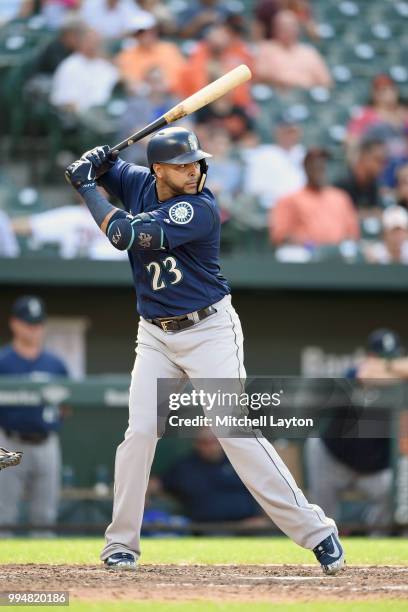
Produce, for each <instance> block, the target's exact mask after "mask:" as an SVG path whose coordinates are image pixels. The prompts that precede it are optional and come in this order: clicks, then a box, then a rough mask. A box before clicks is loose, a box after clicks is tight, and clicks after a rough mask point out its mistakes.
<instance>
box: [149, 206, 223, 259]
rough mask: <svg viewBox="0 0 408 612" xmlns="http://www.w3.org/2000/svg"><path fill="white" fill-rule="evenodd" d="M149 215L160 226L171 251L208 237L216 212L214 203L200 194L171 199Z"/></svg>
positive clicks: (213, 226)
mask: <svg viewBox="0 0 408 612" xmlns="http://www.w3.org/2000/svg"><path fill="white" fill-rule="evenodd" d="M150 214H151V215H152V216H154V218H155V219H156V221H157V222H158V223H159V224H160V226H161V228H162V230H163V232H164V235H165V237H166V239H167V242H168V245H169V249H170V250H171V249H174V248H176V247H178V246H180V245H182V244H186V243H187V242H193V241H195V240H202V239H205V238H206V237H207V236H209V235H210V234H211V232H212V231H213V229H214V228H215V226H216V223H217V214H218V212H217V211H216V209H215V204H214V202H213V201H211V200H210V198H208V197H206V196H204V195H201V194H200V195H196V196H181V197H179V198H177V199H173V200H171V201H170V202H166V203H164V204H162V206H160V208H158V209H157V210H155V211H153V212H152V213H150Z"/></svg>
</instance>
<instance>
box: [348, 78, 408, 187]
mask: <svg viewBox="0 0 408 612" xmlns="http://www.w3.org/2000/svg"><path fill="white" fill-rule="evenodd" d="M407 135H408V112H407V108H406V106H405V105H404V104H403V103H402V101H401V97H400V92H399V90H398V87H397V85H396V83H394V81H393V80H392V79H391V78H390V77H389V76H388V75H387V74H379V75H378V76H376V77H375V78H374V79H373V81H372V85H371V99H370V102H369V104H368V105H367V106H364V107H363V108H362V109H361V110H360V112H359V113H358V114H357V115H356V116H355V117H353V119H352V120H351V121H350V123H349V124H348V126H347V144H348V146H349V148H350V149H351V151H352V150H353V148H354V147H355V146H356V145H358V143H359V142H361V141H362V140H379V141H382V142H384V143H385V145H386V154H387V162H388V165H389V166H391V167H392V166H393V164H394V162H395V161H399V160H400V159H401V158H406V157H407V156H408V138H407ZM386 170H387V169H386ZM387 174H388V173H387V171H386V173H385V175H384V177H383V181H382V182H383V183H385V184H386V185H387V186H388V187H394V184H392V182H391V180H392V179H391V177H390V176H388V175H387Z"/></svg>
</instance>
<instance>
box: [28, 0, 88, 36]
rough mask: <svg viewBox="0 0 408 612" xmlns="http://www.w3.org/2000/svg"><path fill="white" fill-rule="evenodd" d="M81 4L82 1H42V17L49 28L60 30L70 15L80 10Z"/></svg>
mask: <svg viewBox="0 0 408 612" xmlns="http://www.w3.org/2000/svg"><path fill="white" fill-rule="evenodd" d="M81 2H82V0H40V4H41V15H42V17H43V18H44V19H45V22H46V24H47V27H48V28H51V29H52V30H59V29H60V27H61V26H62V24H63V23H64V21H65V19H66V18H67V17H68V16H69V13H73V11H76V10H77V9H79V7H80V6H81ZM37 3H38V0H37Z"/></svg>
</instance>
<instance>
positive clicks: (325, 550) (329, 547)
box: [313, 533, 346, 575]
mask: <svg viewBox="0 0 408 612" xmlns="http://www.w3.org/2000/svg"><path fill="white" fill-rule="evenodd" d="M313 552H314V554H315V557H316V559H317V560H318V562H319V563H320V565H321V566H322V570H323V572H324V573H325V574H331V575H333V574H337V572H339V571H340V570H342V569H343V568H344V565H345V563H346V560H345V558H344V551H343V548H342V546H341V544H340V542H339V540H338V539H337V537H336V535H335V534H334V533H332V534H331V535H329V536H328V537H327V538H326V539H325V540H323V541H322V542H320V544H318V545H317V546H316V547H315V548H314V549H313Z"/></svg>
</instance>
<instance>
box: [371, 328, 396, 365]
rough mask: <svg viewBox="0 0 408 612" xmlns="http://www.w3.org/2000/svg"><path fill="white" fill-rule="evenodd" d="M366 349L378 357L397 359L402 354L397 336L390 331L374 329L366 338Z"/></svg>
mask: <svg viewBox="0 0 408 612" xmlns="http://www.w3.org/2000/svg"><path fill="white" fill-rule="evenodd" d="M367 349H368V351H369V352H370V353H375V354H376V355H378V356H379V357H384V358H392V357H398V356H399V355H401V354H402V353H403V349H402V346H401V340H400V337H399V336H398V334H396V333H395V332H394V331H392V330H391V329H386V328H381V329H375V330H374V331H373V332H371V334H370V335H369V336H368V339H367Z"/></svg>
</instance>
